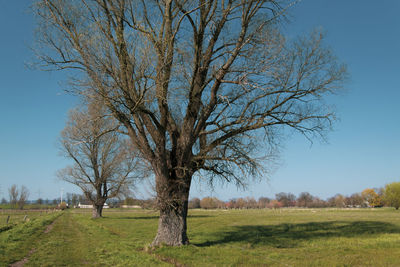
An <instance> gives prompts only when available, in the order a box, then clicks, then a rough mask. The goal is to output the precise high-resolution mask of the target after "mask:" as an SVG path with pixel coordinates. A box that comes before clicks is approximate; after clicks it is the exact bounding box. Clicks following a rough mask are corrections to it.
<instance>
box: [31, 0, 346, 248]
mask: <svg viewBox="0 0 400 267" xmlns="http://www.w3.org/2000/svg"><path fill="white" fill-rule="evenodd" d="M287 4H288V5H290V4H289V3H288V2H287V1H281V0H197V1H195V0H193V1H187V0H164V1H155V0H150V1H133V0H95V1H87V0H71V1H61V0H40V1H37V3H36V5H35V12H36V14H37V16H38V19H39V23H40V27H39V34H38V38H39V39H38V40H39V43H40V44H42V45H43V47H45V49H42V50H40V52H39V56H40V59H41V62H42V63H43V65H44V66H45V67H49V68H51V69H58V70H62V69H72V70H78V71H79V75H76V76H75V77H74V79H73V81H74V89H75V90H76V91H77V92H78V93H80V94H83V95H96V97H100V98H102V99H103V101H104V103H105V105H106V106H107V109H108V110H109V111H110V112H111V113H112V114H113V115H114V117H115V118H116V119H117V120H118V121H119V122H120V124H121V125H122V126H123V127H124V128H125V129H126V133H127V134H128V135H129V137H130V140H131V142H132V144H134V146H135V147H137V148H138V149H139V150H140V152H141V154H142V156H143V157H144V158H145V159H146V160H147V161H148V162H149V163H150V164H151V166H152V170H153V172H154V174H155V177H156V191H157V199H158V206H159V209H160V220H159V227H158V232H157V236H156V238H155V240H154V242H153V245H158V244H161V243H165V244H168V245H182V244H187V243H188V242H189V240H188V238H187V235H186V228H187V226H186V216H187V206H188V197H189V189H190V185H191V182H192V179H193V176H194V175H197V174H199V173H202V172H203V173H204V174H202V176H201V177H203V178H204V177H207V178H209V179H214V178H216V177H219V178H222V179H223V180H226V181H228V182H236V183H237V184H238V185H243V184H245V181H246V180H245V178H244V177H247V176H251V175H254V174H256V172H257V169H258V167H259V166H260V161H259V160H258V158H259V156H260V154H268V152H269V151H271V150H273V148H274V147H275V145H276V144H277V143H278V142H279V137H280V135H281V134H282V131H283V129H284V128H292V129H294V130H296V131H299V132H301V133H302V134H304V135H305V136H306V137H308V138H311V137H313V136H314V135H322V134H323V133H324V130H326V129H329V127H330V125H331V122H332V120H333V119H334V113H333V112H332V111H331V110H330V109H329V107H328V105H326V104H325V103H324V101H323V99H324V96H325V95H327V94H329V93H332V92H335V91H336V90H337V89H338V88H340V87H341V86H342V81H343V80H344V78H345V76H346V70H345V67H344V66H342V65H341V64H339V63H337V60H336V58H335V57H334V56H333V55H332V53H331V52H330V50H329V49H327V48H326V47H325V46H324V45H323V36H322V34H321V33H319V32H314V33H312V34H311V35H310V36H309V37H300V38H297V39H296V40H286V38H285V36H283V35H282V34H281V32H280V30H279V25H280V23H281V22H282V20H281V18H282V15H283V14H284V12H285V11H286V7H287ZM285 5H286V6H285Z"/></svg>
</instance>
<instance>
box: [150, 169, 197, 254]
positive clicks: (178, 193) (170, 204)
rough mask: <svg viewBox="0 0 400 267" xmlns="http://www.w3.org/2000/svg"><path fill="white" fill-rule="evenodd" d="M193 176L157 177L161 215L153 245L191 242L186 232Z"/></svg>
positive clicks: (176, 244) (175, 244) (177, 244)
mask: <svg viewBox="0 0 400 267" xmlns="http://www.w3.org/2000/svg"><path fill="white" fill-rule="evenodd" d="M191 179H192V176H191V175H190V176H189V175H186V177H185V178H181V179H178V178H173V177H166V176H164V177H157V181H156V182H157V186H156V187H157V198H158V208H159V209H160V217H159V221H158V231H157V235H156V237H155V239H154V241H153V243H152V246H159V245H163V244H165V245H168V246H181V245H187V244H189V239H188V237H187V234H186V229H187V222H186V218H187V213H188V200H189V190H190V183H191Z"/></svg>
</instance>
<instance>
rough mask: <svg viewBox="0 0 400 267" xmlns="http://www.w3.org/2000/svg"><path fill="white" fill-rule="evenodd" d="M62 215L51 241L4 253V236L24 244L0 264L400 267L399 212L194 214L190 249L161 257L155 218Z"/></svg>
mask: <svg viewBox="0 0 400 267" xmlns="http://www.w3.org/2000/svg"><path fill="white" fill-rule="evenodd" d="M60 214H63V215H62V216H60V217H58V218H57V219H56V220H55V222H54V226H53V229H52V231H50V232H49V233H48V234H44V233H43V229H44V228H45V227H42V228H40V227H39V228H37V227H36V228H34V227H33V228H32V231H34V232H35V231H36V232H35V235H36V236H35V238H33V240H34V241H32V238H30V239H29V238H28V240H26V242H25V241H21V240H23V238H21V237H20V236H19V235H20V234H21V233H20V232H18V231H16V228H17V227H18V226H19V225H18V226H16V227H14V228H13V229H11V230H8V231H5V232H2V233H0V251H1V248H3V249H4V241H3V243H1V242H2V240H5V239H4V235H7V236H8V240H10V238H11V236H19V238H17V239H18V240H19V242H17V243H15V244H14V245H13V246H14V247H13V249H10V248H8V243H7V248H6V251H8V252H9V253H11V254H15V255H13V256H5V255H7V253H6V254H4V253H3V254H0V262H1V263H3V262H4V264H5V265H4V266H7V265H8V264H10V263H12V262H13V261H16V260H17V259H21V258H23V257H24V256H26V255H27V254H29V251H31V250H32V249H34V252H33V253H32V255H30V256H29V261H28V263H27V264H26V266H82V265H88V266H159V265H161V266H163V265H165V266H168V265H169V266H173V265H178V266H182V265H186V266H254V265H255V266H321V265H325V266H400V212H397V211H395V210H394V209H360V210H334V209H321V210H319V209H316V210H309V209H305V210H298V209H283V210H229V211H224V210H218V211H214V210H208V211H205V210H191V211H190V212H189V218H188V227H189V229H188V235H189V238H190V241H191V245H189V246H184V247H176V248H172V247H161V248H157V249H155V250H146V249H144V248H145V247H146V246H147V245H148V244H150V243H151V241H152V239H153V238H154V236H155V233H156V229H157V221H158V217H157V213H156V212H152V211H146V210H130V211H121V210H112V209H110V210H105V212H104V216H105V217H104V218H101V219H96V220H92V219H90V211H86V210H71V211H68V212H63V213H60ZM46 216H50V217H51V216H54V215H46ZM46 216H43V217H46ZM50 217H49V220H52V219H53V220H54V218H55V217H51V218H50ZM40 220H41V217H38V218H37V219H35V220H34V221H40ZM21 225H22V223H21ZM24 225H25V226H26V227H24V229H28V228H30V226H29V225H27V223H24ZM43 225H44V224H43V223H42V226H43ZM28 226H29V227H28ZM34 229H36V230H34ZM26 231H27V232H32V231H31V230H29V231H28V230H26ZM11 239H12V238H11ZM29 240H31V241H30V242H29ZM26 243H29V244H30V246H28V245H26ZM1 246H3V247H1ZM18 250H21V253H16V252H13V251H18ZM0 266H3V265H1V264H0Z"/></svg>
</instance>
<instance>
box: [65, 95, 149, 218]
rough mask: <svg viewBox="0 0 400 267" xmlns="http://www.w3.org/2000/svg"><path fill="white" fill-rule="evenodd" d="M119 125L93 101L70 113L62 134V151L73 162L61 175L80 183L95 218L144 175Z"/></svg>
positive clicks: (141, 166) (103, 108) (71, 181)
mask: <svg viewBox="0 0 400 267" xmlns="http://www.w3.org/2000/svg"><path fill="white" fill-rule="evenodd" d="M117 128H118V124H117V123H116V120H115V119H113V118H112V117H110V116H108V117H107V116H106V114H105V107H104V106H101V105H99V103H98V102H92V103H90V104H89V105H88V107H86V108H81V109H75V110H72V111H71V112H70V115H69V121H68V122H67V126H66V127H65V129H64V130H63V131H62V133H61V140H60V143H61V149H62V151H63V154H64V155H65V156H66V157H68V158H70V159H72V161H73V165H71V166H68V167H66V168H65V169H63V170H60V171H59V172H58V176H59V177H60V178H61V179H62V180H64V181H67V182H69V183H72V184H75V185H77V186H79V187H80V188H81V189H82V191H83V193H84V194H85V196H86V198H87V199H88V200H89V201H90V202H91V203H92V204H93V218H97V217H101V216H102V210H103V206H104V203H105V202H106V201H107V199H109V198H113V197H116V196H118V195H119V194H121V193H122V192H123V191H124V190H127V189H129V187H131V186H133V185H134V182H135V181H137V180H138V179H139V178H142V177H141V175H145V172H144V170H145V168H143V167H144V165H143V164H140V163H139V161H140V160H139V159H138V158H136V156H137V153H135V151H134V150H133V149H131V147H132V146H131V145H129V143H127V140H126V138H121V134H119V133H118V132H117Z"/></svg>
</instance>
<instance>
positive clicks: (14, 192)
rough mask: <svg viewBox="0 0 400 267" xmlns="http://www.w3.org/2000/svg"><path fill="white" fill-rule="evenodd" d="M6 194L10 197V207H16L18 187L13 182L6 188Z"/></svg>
mask: <svg viewBox="0 0 400 267" xmlns="http://www.w3.org/2000/svg"><path fill="white" fill-rule="evenodd" d="M8 195H9V197H10V204H11V207H14V208H16V206H17V201H18V195H19V192H18V188H17V185H15V184H13V185H12V186H11V187H10V188H9V189H8Z"/></svg>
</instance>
